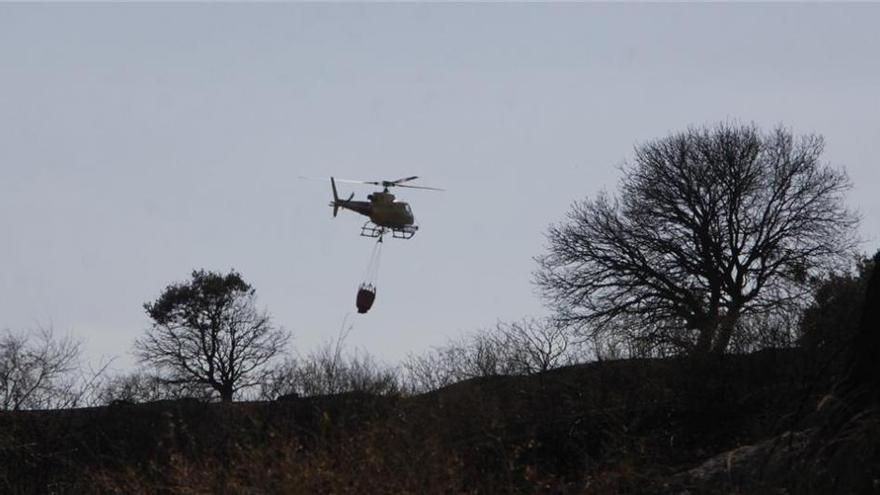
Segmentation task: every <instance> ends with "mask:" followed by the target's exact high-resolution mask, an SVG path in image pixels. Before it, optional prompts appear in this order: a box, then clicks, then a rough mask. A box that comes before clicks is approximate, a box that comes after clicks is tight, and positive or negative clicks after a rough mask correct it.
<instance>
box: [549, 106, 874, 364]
mask: <svg viewBox="0 0 880 495" xmlns="http://www.w3.org/2000/svg"><path fill="white" fill-rule="evenodd" d="M823 146H824V144H823V140H822V138H821V137H820V136H815V135H806V136H798V137H795V136H793V135H792V133H791V132H790V131H789V130H787V129H785V128H782V127H779V128H776V129H774V130H772V131H770V132H767V133H762V132H761V131H759V129H757V128H756V127H755V126H754V125H733V124H726V123H723V124H718V125H716V126H714V127H702V128H691V129H689V130H688V131H686V132H683V133H678V134H673V135H670V136H668V137H665V138H662V139H658V140H656V141H652V142H649V143H647V144H644V145H641V146H638V147H637V148H636V149H635V158H634V161H633V163H631V164H628V165H626V166H624V167H623V178H622V180H621V182H620V185H619V195H618V196H609V195H608V194H605V193H603V194H600V195H599V196H598V197H597V198H596V199H585V200H583V201H576V202H575V203H574V204H573V205H572V207H571V210H570V211H569V213H568V216H567V218H566V220H565V221H564V222H562V223H560V224H558V225H553V226H551V228H550V229H549V232H548V234H547V239H548V244H549V246H548V253H547V254H545V255H543V256H541V257H538V258H537V261H538V264H539V269H538V271H537V272H536V282H537V284H538V286H539V287H540V289H541V290H542V292H543V294H544V296H545V297H546V298H547V299H548V300H549V302H550V303H551V304H552V305H553V306H554V307H555V308H556V310H557V311H558V314H559V316H560V318H561V319H563V320H564V321H567V322H569V323H572V324H575V325H577V326H578V327H580V328H582V329H584V330H585V331H587V332H588V333H590V334H591V335H593V336H595V337H597V338H610V339H618V340H624V341H628V342H630V343H639V344H643V345H646V346H648V347H649V348H651V349H657V348H658V347H661V348H666V349H673V350H679V351H681V350H684V351H687V352H694V353H724V352H726V351H727V349H728V347H729V344H730V342H731V338H732V337H733V336H734V334H735V332H736V331H737V327H738V325H739V323H741V322H743V321H744V319H745V318H749V317H750V316H752V315H762V314H763V315H766V314H767V313H769V312H773V311H780V310H784V309H786V308H792V307H794V306H797V305H799V304H801V300H802V298H803V297H804V296H805V295H806V293H807V284H806V282H807V281H808V279H809V277H810V276H812V275H814V274H816V273H818V272H819V271H824V270H827V269H830V268H831V267H833V266H837V265H838V264H840V263H843V262H844V261H845V260H846V259H849V258H848V257H847V254H849V253H851V251H852V249H853V248H854V246H855V240H854V230H855V227H856V225H857V220H858V218H857V217H856V215H855V214H853V213H852V212H851V211H849V210H848V209H847V208H846V207H845V205H844V204H843V196H844V193H845V192H846V191H847V190H848V189H849V188H850V187H851V185H850V182H849V179H848V178H847V175H846V173H845V172H844V171H842V170H838V169H835V168H832V167H830V166H828V165H826V164H824V163H822V162H821V161H820V157H821V155H822V151H823Z"/></svg>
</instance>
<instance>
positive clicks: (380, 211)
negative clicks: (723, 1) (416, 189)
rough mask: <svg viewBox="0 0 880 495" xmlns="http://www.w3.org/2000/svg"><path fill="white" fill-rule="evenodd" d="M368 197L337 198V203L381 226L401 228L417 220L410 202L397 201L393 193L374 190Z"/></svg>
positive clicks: (340, 206)
mask: <svg viewBox="0 0 880 495" xmlns="http://www.w3.org/2000/svg"><path fill="white" fill-rule="evenodd" d="M367 199H369V201H352V200H348V201H345V200H336V201H335V205H336V206H338V207H339V208H344V209H346V210H351V211H353V212H356V213H360V214H361V215H364V216H367V217H370V220H371V221H372V222H373V223H375V224H376V225H378V226H380V227H388V228H390V229H399V228H403V227H407V226H410V225H412V224H413V223H414V222H415V217H414V216H413V213H412V210H411V209H410V207H409V204H408V203H405V202H402V201H395V200H394V195H393V194H391V193H388V192H374V193H372V194H370V195H369V196H367ZM331 206H334V205H333V204H331Z"/></svg>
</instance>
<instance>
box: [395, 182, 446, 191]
mask: <svg viewBox="0 0 880 495" xmlns="http://www.w3.org/2000/svg"><path fill="white" fill-rule="evenodd" d="M397 187H408V188H410V189H427V190H429V191H445V190H446V189H440V188H439V187H427V186H407V185H406V184H398V185H397Z"/></svg>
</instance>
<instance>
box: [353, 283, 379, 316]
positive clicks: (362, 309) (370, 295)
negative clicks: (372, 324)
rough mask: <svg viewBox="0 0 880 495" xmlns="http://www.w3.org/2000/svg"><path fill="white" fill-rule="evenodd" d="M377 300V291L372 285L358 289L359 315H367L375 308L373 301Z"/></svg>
mask: <svg viewBox="0 0 880 495" xmlns="http://www.w3.org/2000/svg"><path fill="white" fill-rule="evenodd" d="M375 300H376V289H375V288H374V287H372V286H370V285H367V286H362V287H361V288H360V289H358V294H357V308H358V313H366V312H367V311H369V310H370V308H372V307H373V301H375Z"/></svg>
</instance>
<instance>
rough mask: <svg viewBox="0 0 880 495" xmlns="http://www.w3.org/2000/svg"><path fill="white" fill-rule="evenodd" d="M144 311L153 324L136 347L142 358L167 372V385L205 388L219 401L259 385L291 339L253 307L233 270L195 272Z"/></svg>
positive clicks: (251, 295)
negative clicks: (227, 271)
mask: <svg viewBox="0 0 880 495" xmlns="http://www.w3.org/2000/svg"><path fill="white" fill-rule="evenodd" d="M144 308H145V309H146V311H147V314H148V315H149V316H150V318H152V319H153V326H152V328H150V329H149V330H148V331H147V334H146V335H145V336H144V337H143V338H141V339H139V340H138V341H137V342H136V344H135V351H136V353H137V355H138V357H139V358H140V360H141V361H142V362H144V363H149V364H151V365H153V366H156V367H157V368H158V369H160V370H162V371H164V372H165V373H167V376H163V380H165V381H166V382H167V383H171V384H193V385H198V384H202V385H206V386H209V387H211V388H212V389H214V390H215V391H216V392H217V393H219V394H220V399H221V400H223V401H231V400H232V397H233V395H234V394H235V393H236V392H237V391H239V390H241V389H243V388H246V387H251V386H255V385H258V384H259V383H260V379H261V377H262V373H263V372H264V365H265V364H266V363H268V362H269V361H270V360H271V359H272V358H274V357H276V356H277V355H279V354H280V353H282V352H283V349H284V347H285V345H286V344H287V341H288V339H289V334H288V333H287V332H285V331H283V330H281V329H276V328H274V327H273V326H272V324H271V321H270V319H269V316H268V314H266V312H265V311H258V310H257V309H256V306H255V296H254V289H253V288H252V287H251V286H250V285H248V284H247V283H245V281H244V280H242V278H241V276H240V275H239V274H238V273H236V272H235V271H231V272H230V273H229V274H228V275H221V274H217V273H213V272H205V271H204V270H199V271H194V272H193V273H192V280H191V281H190V282H187V283H178V284H172V285H169V286H168V287H167V288H166V289H165V290H164V291H163V293H162V295H161V296H159V298H158V299H156V301H154V302H152V303H147V304H145V305H144Z"/></svg>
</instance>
